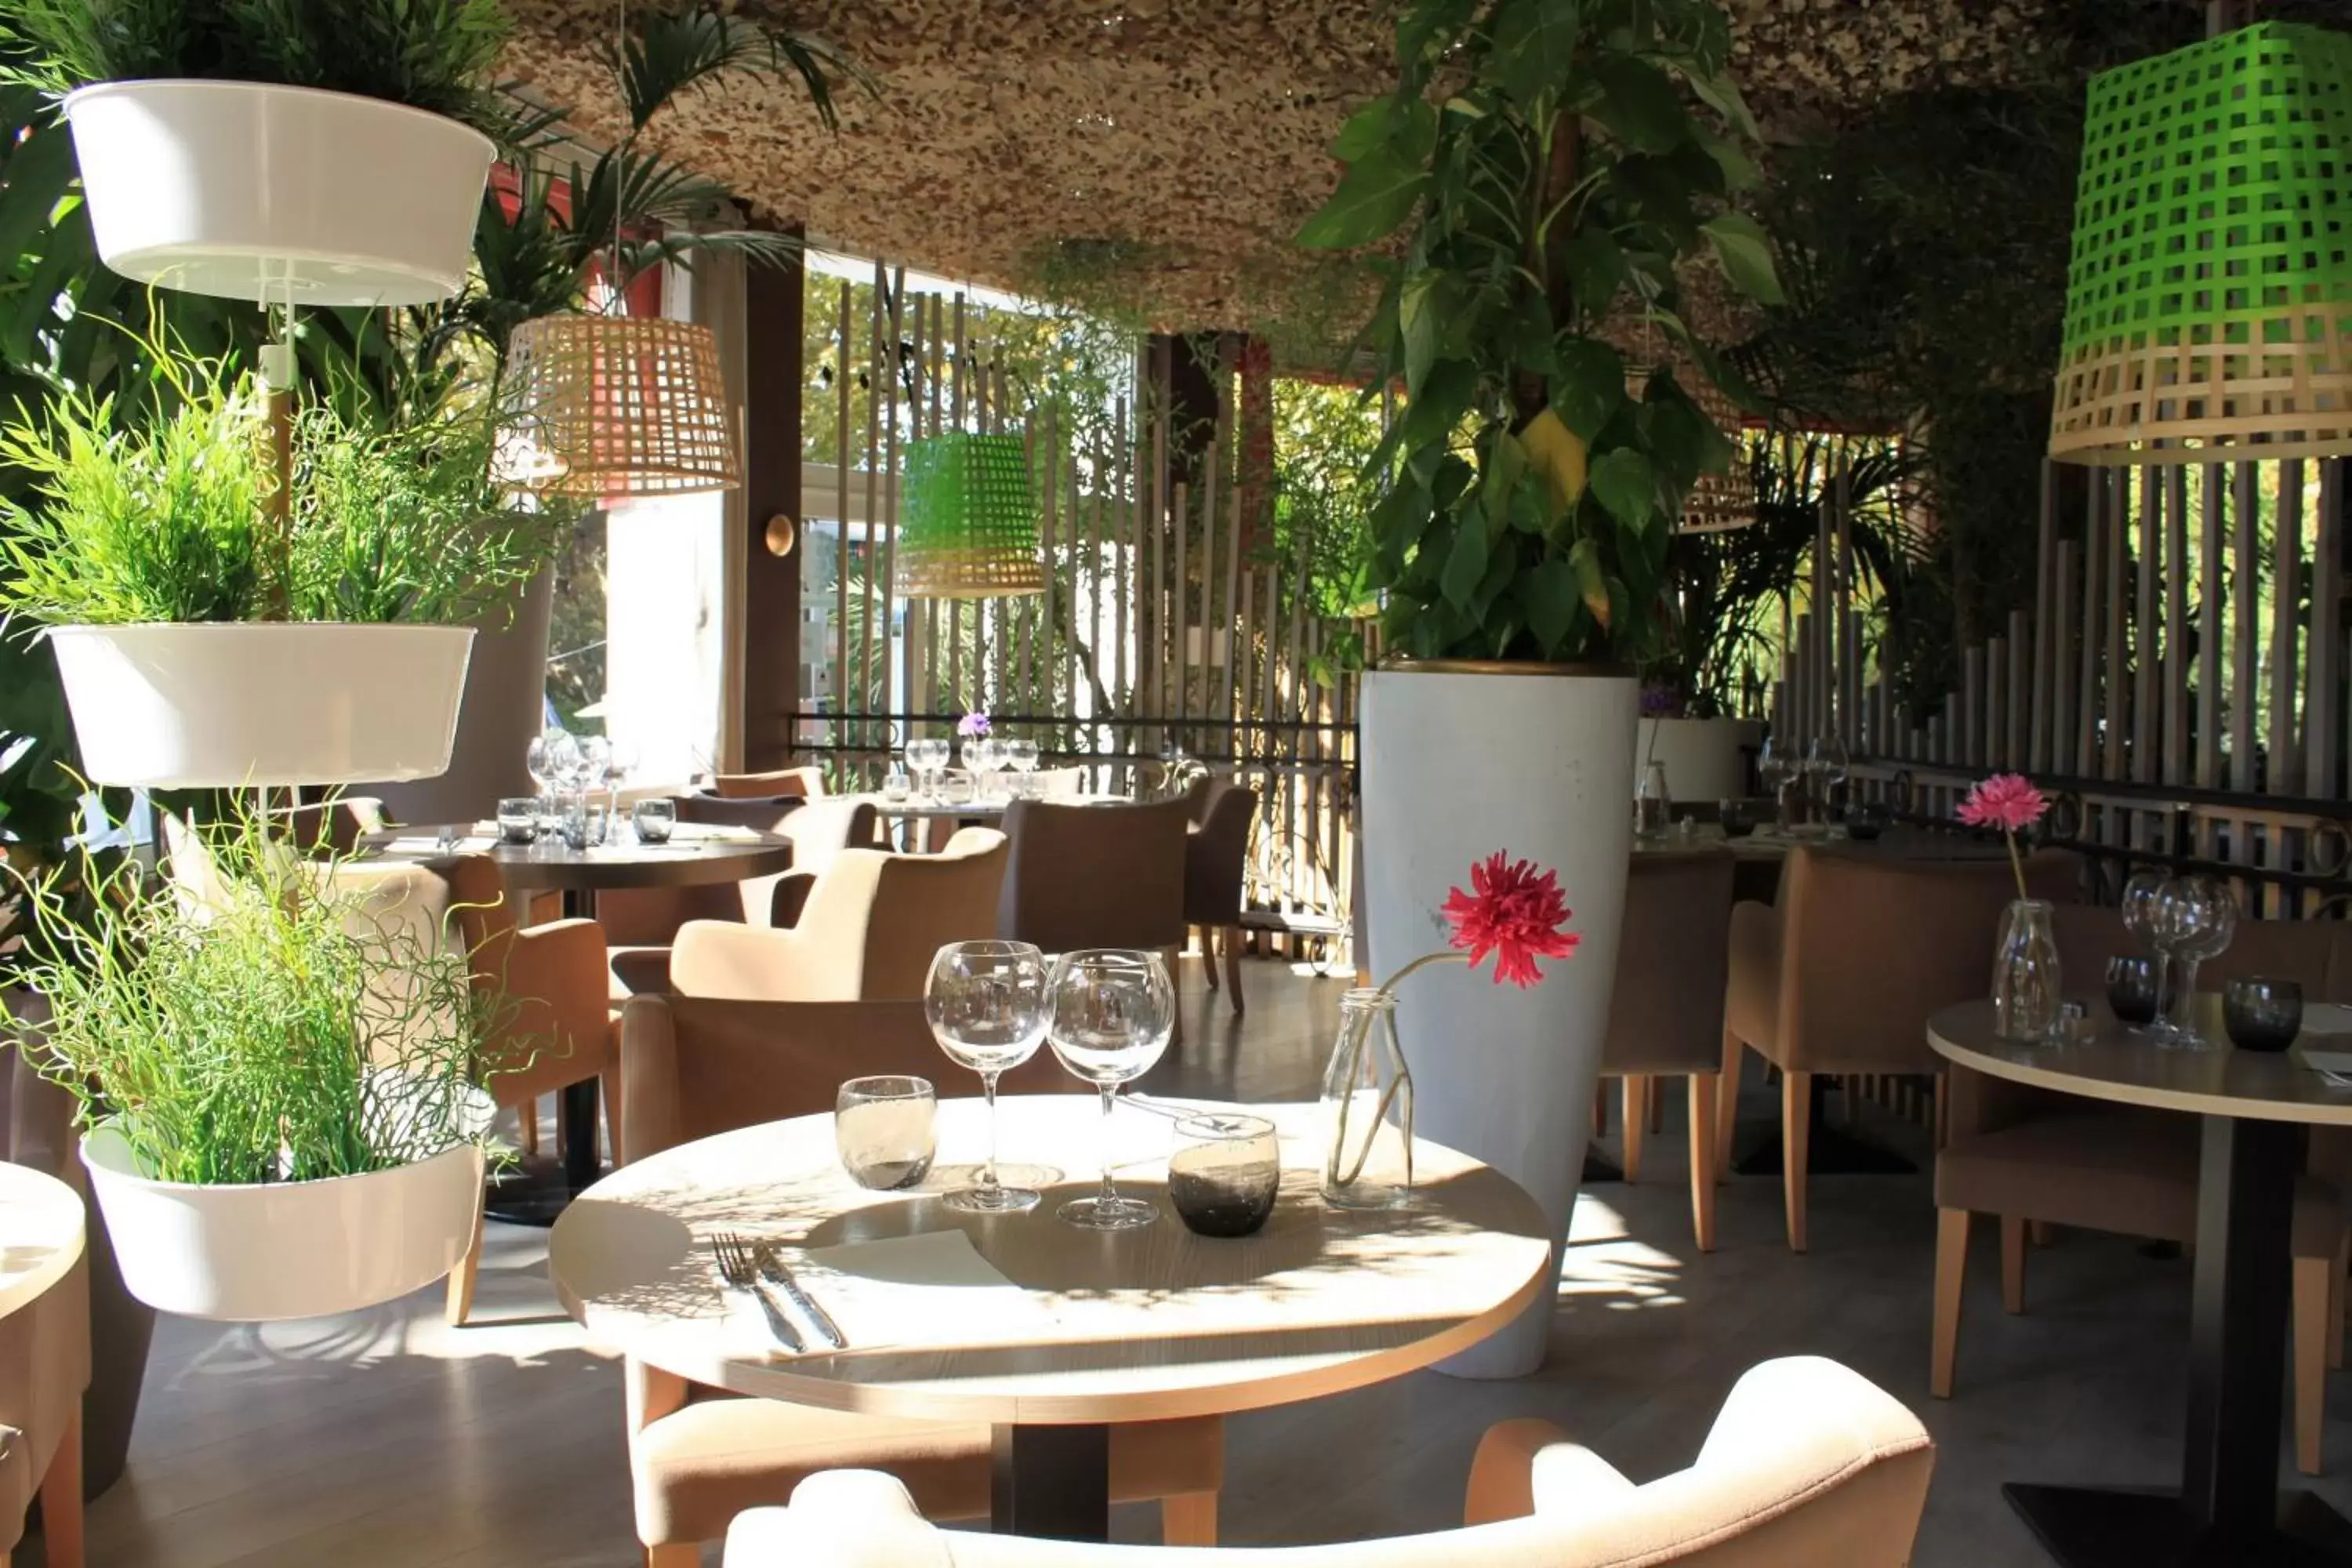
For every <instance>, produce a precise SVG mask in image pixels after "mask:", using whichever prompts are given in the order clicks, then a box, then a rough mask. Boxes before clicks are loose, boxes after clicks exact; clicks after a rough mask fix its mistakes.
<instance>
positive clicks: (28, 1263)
mask: <svg viewBox="0 0 2352 1568" xmlns="http://www.w3.org/2000/svg"><path fill="white" fill-rule="evenodd" d="M84 1231H85V1226H84V1223H83V1215H82V1206H81V1197H80V1194H77V1193H76V1192H75V1191H74V1190H73V1189H72V1188H71V1187H69V1186H68V1185H66V1184H64V1183H63V1182H60V1181H58V1179H57V1178H56V1177H55V1176H48V1175H44V1174H42V1173H40V1172H38V1171H36V1170H34V1169H32V1168H31V1167H30V1166H28V1165H14V1164H9V1163H5V1162H0V1318H5V1317H6V1316H7V1315H8V1314H9V1313H11V1312H13V1311H15V1310H16V1309H17V1308H19V1307H22V1306H24V1305H25V1304H26V1302H28V1301H33V1300H38V1299H39V1298H40V1296H41V1295H42V1294H43V1293H44V1292H46V1291H47V1289H49V1288H50V1287H51V1286H53V1285H55V1284H56V1283H57V1282H58V1280H60V1279H64V1278H65V1277H66V1275H67V1274H68V1273H69V1272H70V1271H71V1270H72V1268H73V1266H74V1265H75V1264H76V1263H77V1262H79V1260H80V1258H81V1254H82V1238H83V1235H84Z"/></svg>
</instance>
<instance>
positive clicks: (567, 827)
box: [556, 791, 594, 849]
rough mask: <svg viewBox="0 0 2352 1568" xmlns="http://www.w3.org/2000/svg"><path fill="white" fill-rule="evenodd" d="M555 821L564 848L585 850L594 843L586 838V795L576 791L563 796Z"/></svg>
mask: <svg viewBox="0 0 2352 1568" xmlns="http://www.w3.org/2000/svg"><path fill="white" fill-rule="evenodd" d="M556 820H557V822H558V823H559V824H560V826H559V827H558V829H557V830H558V831H559V832H561V833H562V836H563V847H565V848H567V849H585V848H587V847H588V846H589V845H590V844H592V843H593V842H594V840H593V839H591V838H590V837H588V797H587V796H586V795H582V794H579V793H578V792H576V791H575V792H573V793H572V794H570V795H564V796H563V797H562V807H561V809H560V810H559V811H558V813H557V816H556Z"/></svg>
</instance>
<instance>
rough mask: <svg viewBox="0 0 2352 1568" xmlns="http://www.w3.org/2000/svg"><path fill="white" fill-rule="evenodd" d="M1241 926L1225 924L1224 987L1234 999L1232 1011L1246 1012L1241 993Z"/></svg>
mask: <svg viewBox="0 0 2352 1568" xmlns="http://www.w3.org/2000/svg"><path fill="white" fill-rule="evenodd" d="M1242 940H1243V939H1242V928H1241V927H1239V926H1227V927H1226V928H1225V934H1224V936H1223V942H1224V946H1225V989H1226V990H1227V991H1228V992H1230V993H1231V994H1232V995H1233V999H1234V1012H1235V1013H1246V1012H1248V1011H1249V1003H1248V1001H1247V1000H1245V999H1244V997H1243V995H1242Z"/></svg>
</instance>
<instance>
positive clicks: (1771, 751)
mask: <svg viewBox="0 0 2352 1568" xmlns="http://www.w3.org/2000/svg"><path fill="white" fill-rule="evenodd" d="M1797 763H1798V759H1797V758H1796V757H1794V756H1792V755H1790V747H1789V743H1788V742H1786V741H1783V740H1782V739H1780V736H1778V735H1767V736H1765V737H1764V744H1763V746H1762V747H1761V748H1760V749H1759V751H1758V752H1757V753H1756V777H1757V779H1758V781H1759V783H1761V784H1763V786H1764V788H1765V791H1766V793H1768V794H1769V795H1771V797H1772V801H1773V805H1774V806H1775V807H1776V808H1777V812H1778V820H1777V821H1776V822H1775V824H1774V826H1777V827H1778V828H1779V829H1780V831H1781V832H1782V833H1786V832H1788V831H1789V830H1790V828H1791V827H1793V826H1796V818H1795V805H1796V803H1795V802H1794V801H1793V800H1791V799H1790V790H1791V788H1792V787H1793V786H1794V784H1795V782H1796V778H1797Z"/></svg>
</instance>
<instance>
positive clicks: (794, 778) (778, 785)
mask: <svg viewBox="0 0 2352 1568" xmlns="http://www.w3.org/2000/svg"><path fill="white" fill-rule="evenodd" d="M710 793H711V794H713V795H719V796H722V797H724V798H726V799H728V800H777V799H785V798H793V797H797V798H799V799H802V800H815V799H817V798H818V797H819V796H821V795H824V769H823V768H818V767H808V768H778V769H776V770H775V771H774V772H772V773H713V774H712V775H711V776H710Z"/></svg>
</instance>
